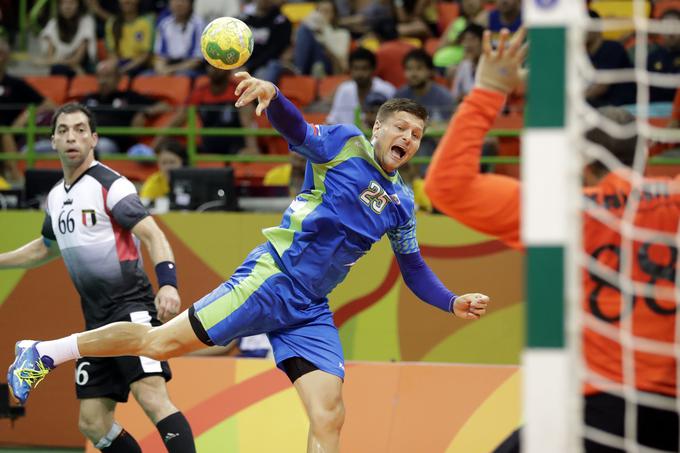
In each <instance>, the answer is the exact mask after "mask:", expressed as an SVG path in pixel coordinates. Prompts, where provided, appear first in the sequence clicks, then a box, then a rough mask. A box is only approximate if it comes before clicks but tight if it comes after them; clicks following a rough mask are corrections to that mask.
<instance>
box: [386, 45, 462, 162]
mask: <svg viewBox="0 0 680 453" xmlns="http://www.w3.org/2000/svg"><path fill="white" fill-rule="evenodd" d="M403 67H404V74H405V76H406V85H404V86H402V87H401V88H399V89H398V90H397V92H396V93H395V95H394V97H396V98H408V99H412V100H414V101H416V102H418V103H419V104H420V105H422V106H424V107H425V108H426V109H427V111H428V113H429V114H430V122H434V123H436V122H445V121H448V119H449V117H450V116H451V113H452V112H453V96H451V93H449V91H448V90H447V89H446V88H444V87H443V86H441V85H439V84H438V83H435V82H434V80H433V76H434V65H433V64H432V57H430V55H429V54H428V53H427V52H425V51H424V50H422V49H414V50H412V51H411V52H409V53H408V54H406V56H405V57H404V61H403ZM420 146H421V150H422V147H423V144H422V143H421V145H420ZM421 152H422V151H421Z"/></svg>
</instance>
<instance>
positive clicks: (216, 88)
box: [156, 66, 259, 154]
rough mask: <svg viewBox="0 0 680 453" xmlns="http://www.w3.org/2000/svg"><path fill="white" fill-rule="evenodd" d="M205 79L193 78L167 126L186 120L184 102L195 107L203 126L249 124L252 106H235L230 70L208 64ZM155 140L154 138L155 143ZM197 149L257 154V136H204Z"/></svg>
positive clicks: (252, 113) (251, 118)
mask: <svg viewBox="0 0 680 453" xmlns="http://www.w3.org/2000/svg"><path fill="white" fill-rule="evenodd" d="M207 72H208V80H207V81H205V82H197V86H196V87H194V89H193V90H192V91H191V93H190V94H189V98H188V99H187V102H186V106H184V107H182V108H181V109H179V110H178V111H177V112H176V113H175V115H174V116H173V118H172V119H171V120H170V123H169V124H168V127H179V126H182V125H183V124H185V122H186V120H187V111H188V108H187V107H188V106H189V105H193V106H195V107H196V108H197V110H198V114H199V116H200V119H201V123H202V125H203V127H250V126H251V125H252V123H253V118H254V114H255V110H254V108H251V107H246V108H241V109H237V108H236V107H234V102H235V101H236V99H237V97H236V96H235V95H234V90H235V89H236V84H235V83H233V82H232V80H231V72H230V71H223V70H221V69H217V68H214V67H212V66H208V69H207ZM158 141H159V140H157V141H156V143H157V142H158ZM199 150H200V151H201V152H206V153H213V154H237V153H241V154H258V153H259V151H258V147H257V140H256V138H255V137H254V136H252V135H247V136H245V137H238V136H237V137H234V136H231V137H225V136H206V137H203V139H202V144H201V145H200V147H199Z"/></svg>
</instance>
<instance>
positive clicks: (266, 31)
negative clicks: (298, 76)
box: [243, 0, 292, 83]
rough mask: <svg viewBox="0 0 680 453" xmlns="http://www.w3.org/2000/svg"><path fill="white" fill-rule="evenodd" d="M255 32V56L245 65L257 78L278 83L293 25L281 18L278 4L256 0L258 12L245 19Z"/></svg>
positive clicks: (271, 1)
mask: <svg viewBox="0 0 680 453" xmlns="http://www.w3.org/2000/svg"><path fill="white" fill-rule="evenodd" d="M243 22H245V23H246V24H247V25H248V26H249V27H250V29H251V30H252V32H253V40H254V43H255V45H254V46H253V54H252V56H251V57H250V59H249V60H248V62H247V63H246V64H245V67H246V70H247V71H248V72H250V74H252V75H253V76H254V77H256V78H259V79H264V80H268V81H270V82H272V83H277V82H278V79H279V75H280V73H281V67H282V64H281V61H280V59H281V57H282V55H283V53H284V51H285V50H286V49H287V48H288V47H289V46H290V39H291V32H292V25H291V23H290V21H289V20H288V18H287V17H286V16H284V15H283V14H281V9H280V8H279V5H278V2H276V1H275V0H255V8H254V10H253V11H252V12H251V13H246V14H245V16H244V17H243Z"/></svg>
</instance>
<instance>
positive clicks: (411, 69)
mask: <svg viewBox="0 0 680 453" xmlns="http://www.w3.org/2000/svg"><path fill="white" fill-rule="evenodd" d="M404 75H405V76H406V83H408V86H410V87H411V88H414V89H418V88H422V87H423V86H425V84H427V82H428V81H429V80H430V79H431V78H432V72H431V71H430V69H429V68H428V67H427V65H426V64H425V63H423V62H422V61H419V60H415V59H411V60H408V61H407V62H406V66H405V68H404Z"/></svg>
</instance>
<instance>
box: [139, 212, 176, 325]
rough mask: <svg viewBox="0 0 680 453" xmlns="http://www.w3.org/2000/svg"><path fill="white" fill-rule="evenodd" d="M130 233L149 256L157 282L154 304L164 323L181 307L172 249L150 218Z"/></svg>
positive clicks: (141, 221)
mask: <svg viewBox="0 0 680 453" xmlns="http://www.w3.org/2000/svg"><path fill="white" fill-rule="evenodd" d="M132 233H133V234H134V235H135V236H137V237H138V238H139V239H140V240H141V241H142V242H143V243H144V246H145V247H146V248H147V250H148V251H149V255H151V260H152V261H153V264H154V266H155V269H156V278H157V280H158V292H157V293H156V299H155V300H154V303H155V304H156V310H158V319H159V320H161V321H162V322H166V321H168V320H170V319H172V318H173V317H174V316H175V315H177V314H178V313H179V310H180V306H181V303H180V299H179V293H178V292H177V276H176V270H175V257H174V255H173V253H172V248H171V247H170V243H169V242H168V240H167V238H166V237H165V234H163V231H161V229H160V228H159V227H158V225H157V224H156V221H155V220H154V219H153V217H151V216H148V217H145V218H144V219H142V220H140V221H139V222H138V223H137V224H136V225H135V226H134V227H133V228H132Z"/></svg>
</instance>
